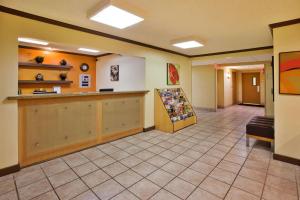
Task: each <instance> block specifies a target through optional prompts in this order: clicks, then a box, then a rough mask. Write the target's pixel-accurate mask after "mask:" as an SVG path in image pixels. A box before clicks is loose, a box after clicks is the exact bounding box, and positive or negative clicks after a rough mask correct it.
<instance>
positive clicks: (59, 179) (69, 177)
mask: <svg viewBox="0 0 300 200" xmlns="http://www.w3.org/2000/svg"><path fill="white" fill-rule="evenodd" d="M77 178H78V176H77V175H76V174H75V173H74V172H73V170H71V169H67V170H66V171H63V172H61V173H59V174H55V175H53V176H50V177H49V181H50V183H51V184H52V186H53V187H54V188H57V187H59V186H61V185H63V184H66V183H69V182H71V181H73V180H75V179H77Z"/></svg>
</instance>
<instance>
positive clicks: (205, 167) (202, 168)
mask: <svg viewBox="0 0 300 200" xmlns="http://www.w3.org/2000/svg"><path fill="white" fill-rule="evenodd" d="M190 168H191V169H193V170H195V171H197V172H200V173H202V174H206V175H208V174H209V173H210V172H211V171H212V170H213V169H214V166H211V165H209V164H206V163H203V162H201V161H196V162H195V163H194V164H192V165H191V166H190Z"/></svg>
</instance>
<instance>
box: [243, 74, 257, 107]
mask: <svg viewBox="0 0 300 200" xmlns="http://www.w3.org/2000/svg"><path fill="white" fill-rule="evenodd" d="M260 90H261V88H260V73H259V72H253V73H243V74H242V102H243V104H257V105H260V104H261V102H260Z"/></svg>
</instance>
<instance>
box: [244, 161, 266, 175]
mask: <svg viewBox="0 0 300 200" xmlns="http://www.w3.org/2000/svg"><path fill="white" fill-rule="evenodd" d="M268 165H269V164H268V163H267V162H261V161H256V160H249V159H247V160H246V162H245V165H244V167H247V168H250V169H254V170H257V171H260V172H267V169H268Z"/></svg>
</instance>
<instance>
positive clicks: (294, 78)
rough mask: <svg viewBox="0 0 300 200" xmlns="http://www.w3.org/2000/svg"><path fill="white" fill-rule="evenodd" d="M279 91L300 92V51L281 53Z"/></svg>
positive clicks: (283, 92) (282, 92) (281, 92)
mask: <svg viewBox="0 0 300 200" xmlns="http://www.w3.org/2000/svg"><path fill="white" fill-rule="evenodd" d="M279 93H280V94H295V95H296V94H300V51H293V52H283V53H279Z"/></svg>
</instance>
